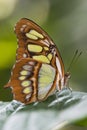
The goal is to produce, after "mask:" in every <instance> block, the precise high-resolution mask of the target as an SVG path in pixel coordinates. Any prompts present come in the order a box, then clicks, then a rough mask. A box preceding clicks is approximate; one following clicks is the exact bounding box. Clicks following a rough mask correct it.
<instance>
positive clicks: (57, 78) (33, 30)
mask: <svg viewBox="0 0 87 130" xmlns="http://www.w3.org/2000/svg"><path fill="white" fill-rule="evenodd" d="M15 33H16V36H17V41H18V48H17V52H16V63H15V65H14V67H13V69H12V73H11V78H10V80H9V82H8V84H7V85H6V87H11V88H12V92H13V96H14V99H16V100H18V101H21V102H23V103H25V104H29V103H32V102H36V101H43V100H45V99H46V98H47V97H48V96H50V95H52V94H53V93H54V92H55V90H56V89H57V90H61V89H62V88H63V87H64V84H65V77H64V65H63V61H62V58H61V56H60V53H59V51H58V50H57V47H56V45H55V44H54V42H53V41H52V39H51V38H50V37H49V35H48V34H47V33H46V32H45V31H44V30H43V29H42V28H41V27H39V26H38V25H37V24H36V23H34V22H33V21H31V20H28V19H25V18H23V19H21V20H20V21H19V22H18V23H17V24H16V26H15Z"/></svg>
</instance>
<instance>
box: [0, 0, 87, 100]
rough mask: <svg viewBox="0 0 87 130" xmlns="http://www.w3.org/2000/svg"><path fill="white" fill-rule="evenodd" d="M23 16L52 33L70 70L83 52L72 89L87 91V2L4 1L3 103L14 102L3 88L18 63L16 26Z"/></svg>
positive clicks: (0, 4) (0, 44) (0, 31)
mask: <svg viewBox="0 0 87 130" xmlns="http://www.w3.org/2000/svg"><path fill="white" fill-rule="evenodd" d="M23 17H26V18H28V19H31V20H33V21H35V22H36V23H37V24H39V25H40V26H41V27H42V28H43V29H44V30H45V31H47V32H48V34H49V35H50V36H51V38H52V39H53V40H54V42H55V44H56V45H57V47H58V49H59V51H60V53H61V56H62V59H63V62H64V65H65V70H66V71H67V68H68V67H69V64H70V62H71V60H72V57H73V56H74V54H75V51H76V50H77V49H78V51H79V52H81V51H82V55H81V56H80V57H79V59H78V60H76V61H75V62H74V63H73V65H72V66H71V69H70V73H71V79H70V81H69V87H71V88H72V89H73V90H77V91H84V92H87V87H86V83H87V0H1V1H0V100H3V101H9V100H12V94H11V90H10V89H4V88H3V86H4V85H5V84H6V83H7V81H8V80H9V77H10V72H11V68H12V66H13V64H14V63H15V55H16V47H17V40H16V36H15V34H14V25H15V24H16V22H18V20H19V19H20V18H23Z"/></svg>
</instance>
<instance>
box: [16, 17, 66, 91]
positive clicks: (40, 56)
mask: <svg viewBox="0 0 87 130" xmlns="http://www.w3.org/2000/svg"><path fill="white" fill-rule="evenodd" d="M15 33H16V35H17V38H18V49H17V57H16V58H17V60H20V59H21V58H23V57H24V58H26V57H30V58H33V59H35V60H38V61H41V62H45V63H48V64H51V65H52V66H54V67H57V70H58V72H57V73H58V74H59V76H58V78H57V80H58V81H59V80H60V79H61V78H62V79H63V78H64V65H63V61H62V58H61V56H60V53H59V51H58V49H57V47H56V45H55V44H54V42H53V41H52V39H51V38H50V37H49V35H48V34H47V33H46V32H45V31H44V30H43V29H42V28H41V27H39V26H38V25H37V24H36V23H34V22H33V21H31V20H29V19H26V18H23V19H21V20H20V21H19V22H18V23H17V24H16V26H15ZM60 86H63V85H61V83H60V85H59V87H60ZM60 89H61V88H60Z"/></svg>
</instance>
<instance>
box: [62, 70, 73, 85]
mask: <svg viewBox="0 0 87 130" xmlns="http://www.w3.org/2000/svg"><path fill="white" fill-rule="evenodd" d="M70 77H71V75H70V72H66V73H65V75H64V86H67V85H68V81H69V79H70Z"/></svg>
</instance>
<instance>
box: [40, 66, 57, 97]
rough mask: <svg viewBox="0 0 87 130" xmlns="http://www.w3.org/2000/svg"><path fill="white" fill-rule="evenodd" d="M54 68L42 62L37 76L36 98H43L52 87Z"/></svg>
mask: <svg viewBox="0 0 87 130" xmlns="http://www.w3.org/2000/svg"><path fill="white" fill-rule="evenodd" d="M55 74H56V72H55V69H54V68H53V67H52V66H50V65H48V64H42V66H41V69H40V71H39V75H38V76H39V77H38V99H40V100H41V99H43V98H45V96H46V95H47V93H48V92H49V90H50V89H51V87H52V84H53V81H54V79H55Z"/></svg>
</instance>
